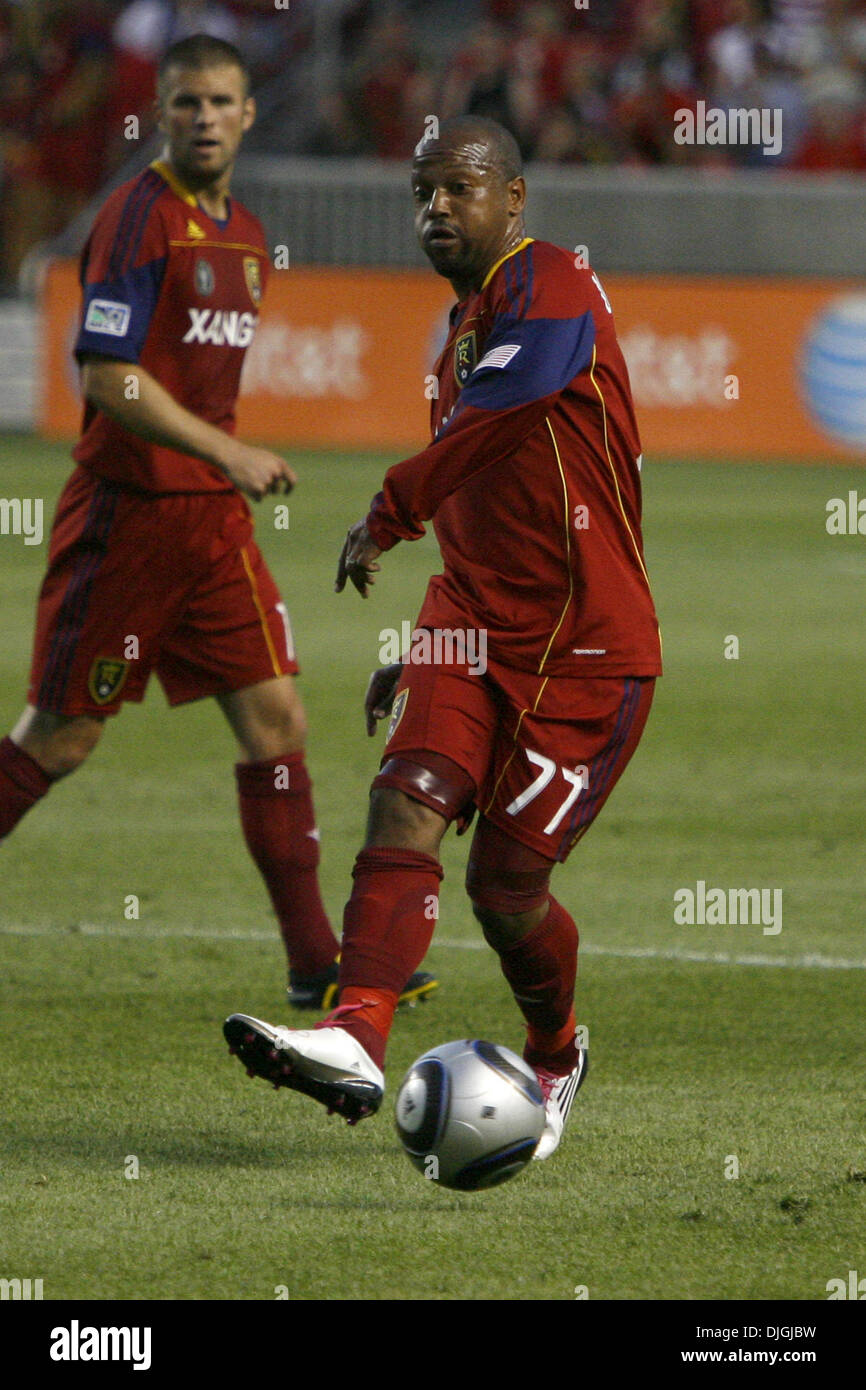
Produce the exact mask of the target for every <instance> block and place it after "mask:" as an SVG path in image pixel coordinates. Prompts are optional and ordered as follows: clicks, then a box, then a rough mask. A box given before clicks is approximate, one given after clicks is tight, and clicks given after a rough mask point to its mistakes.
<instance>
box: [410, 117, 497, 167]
mask: <svg viewBox="0 0 866 1390" xmlns="http://www.w3.org/2000/svg"><path fill="white" fill-rule="evenodd" d="M445 154H459V155H460V157H461V158H462V159H465V160H467V161H468V162H470V163H472V164H475V165H477V166H478V167H479V168H482V169H489V170H492V171H493V172H494V173H496V174H498V175H499V177H500V178H501V179H502V181H503V183H510V182H511V180H512V179H518V178H520V177H521V175H522V173H523V160H522V158H521V155H520V149H519V147H518V144H517V141H516V140H515V138H514V136H513V135H512V134H511V131H510V130H506V129H505V126H504V125H500V124H499V122H498V121H491V120H489V119H488V118H487V117H486V116H456V117H454V119H453V120H450V121H443V122H442V125H441V126H440V127H439V134H438V135H437V136H435V137H434V136H431V135H425V137H424V138H423V140H420V141H419V143H418V144H417V145H416V146H415V154H414V158H415V160H416V161H417V160H419V159H427V158H434V157H441V156H442V155H445Z"/></svg>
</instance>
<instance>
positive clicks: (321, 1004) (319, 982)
mask: <svg viewBox="0 0 866 1390" xmlns="http://www.w3.org/2000/svg"><path fill="white" fill-rule="evenodd" d="M338 970H339V966H338V963H337V961H334V963H333V965H329V966H328V968H327V970H323V971H322V972H321V974H319V975H308V976H307V978H306V979H303V978H302V977H301V976H299V975H296V974H295V972H294V970H290V971H289V988H288V989H287V991H286V997H287V998H288V1001H289V1003H290V1004H291V1005H292V1006H293V1007H294V1008H296V1009H321V1010H323V1011H324V1012H325V1013H330V1011H331V1009H333V1008H334V1005H335V1004H336V1002H337V972H338ZM438 988H439V981H438V980H437V979H436V976H435V975H431V974H430V973H429V972H428V971H426V970H416V971H415V973H414V975H410V976H409V979H408V980H407V981H406V984H405V986H404V987H403V989H402V990H401V992H400V998H399V999H398V1000H397V1003H398V1005H399V1004H408V1005H409V1007H410V1008H414V1006H415V1005H416V1004H417V1003H422V1004H423V1003H425V1002H426V1000H427V999H429V997H430V995H431V994H432V993H433V991H434V989H438Z"/></svg>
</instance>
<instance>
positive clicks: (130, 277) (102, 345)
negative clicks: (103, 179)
mask: <svg viewBox="0 0 866 1390" xmlns="http://www.w3.org/2000/svg"><path fill="white" fill-rule="evenodd" d="M164 189H165V184H164V182H163V180H162V179H161V178H160V177H159V175H158V174H156V173H154V172H152V171H147V172H146V173H145V174H144V175H142V176H141V178H139V179H136V180H135V182H134V183H133V184H132V186H131V187H130V186H129V185H127V186H126V187H124V188H121V189H118V190H117V192H116V193H115V194H113V195H112V197H110V198H109V199H108V201H107V203H106V204H105V206H104V207H103V208H102V210H101V211H100V212H99V214H98V215H97V218H96V222H95V223H94V225H93V230H92V231H91V233H90V237H89V238H88V241H87V244H86V246H85V248H84V251H83V253H82V257H81V288H82V296H83V301H84V303H83V306H82V317H81V325H80V328H79V333H78V338H77V340H76V343H75V355H76V357H78V358H79V359H80V358H81V357H82V356H83V355H85V354H88V353H98V354H99V355H100V356H103V357H117V358H121V359H122V360H123V361H127V362H137V361H138V360H139V358H140V355H141V351H142V349H143V347H144V340H145V338H146V336H147V330H148V328H149V326H150V321H151V318H152V317H153V312H154V309H155V308H156V303H157V300H158V298H159V294H160V290H161V288H162V280H163V275H164V274H165V266H166V260H167V256H168V238H167V236H166V232H165V228H164V225H163V220H162V217H161V215H160V212H159V209H158V208H155V206H154V205H155V203H156V202H157V200H158V199H159V197H160V195H161V194H162V192H163V191H164Z"/></svg>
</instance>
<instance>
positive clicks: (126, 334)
mask: <svg viewBox="0 0 866 1390" xmlns="http://www.w3.org/2000/svg"><path fill="white" fill-rule="evenodd" d="M166 259H167V258H166V257H165V256H161V257H160V258H159V259H158V260H155V261H149V262H148V263H147V265H140V266H136V267H135V268H134V269H130V270H128V271H126V272H125V273H124V274H123V275H121V276H119V277H117V278H115V279H112V280H105V281H102V282H100V283H98V284H90V285H89V284H86V283H85V284H84V285H83V286H82V291H83V294H84V308H83V311H82V317H81V327H80V329H79V332H78V337H77V339H76V342H75V348H74V352H75V356H76V358H77V359H78V360H79V361H81V358H82V356H83V355H85V354H86V353H90V352H92V353H97V354H98V355H99V356H100V357H118V358H120V359H121V360H122V361H124V362H137V361H138V360H139V358H140V357H141V352H142V349H143V347H144V340H145V338H146V337H147V330H148V328H149V327H150V321H151V319H152V318H153V312H154V309H155V308H156V302H157V300H158V298H159V292H160V289H161V288H162V280H163V276H164V274H165V266H166Z"/></svg>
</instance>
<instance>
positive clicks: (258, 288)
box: [244, 256, 262, 304]
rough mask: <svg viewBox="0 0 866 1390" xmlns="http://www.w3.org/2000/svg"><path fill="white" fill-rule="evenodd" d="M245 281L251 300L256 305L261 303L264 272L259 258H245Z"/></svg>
mask: <svg viewBox="0 0 866 1390" xmlns="http://www.w3.org/2000/svg"><path fill="white" fill-rule="evenodd" d="M244 279H245V280H246V282H247V289H248V290H249V292H250V299H251V300H252V301H253V303H254V304H259V303H261V298H262V270H261V266H260V265H259V258H258V256H244Z"/></svg>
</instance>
